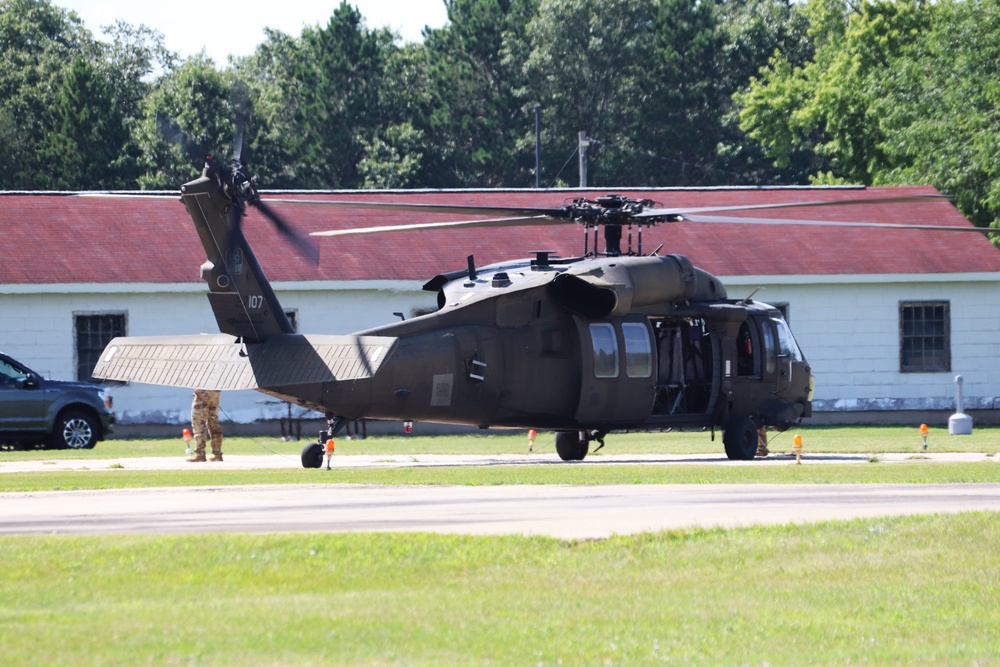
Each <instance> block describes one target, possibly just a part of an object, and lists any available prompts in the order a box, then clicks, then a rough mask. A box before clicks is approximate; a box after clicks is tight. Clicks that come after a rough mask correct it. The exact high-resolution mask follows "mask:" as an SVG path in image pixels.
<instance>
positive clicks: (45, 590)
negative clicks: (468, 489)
mask: <svg viewBox="0 0 1000 667" xmlns="http://www.w3.org/2000/svg"><path fill="white" fill-rule="evenodd" d="M797 432H800V433H802V434H803V438H804V440H805V443H806V445H805V448H806V452H807V454H808V453H811V452H822V451H827V452H839V453H860V454H864V455H865V458H866V460H867V461H870V462H869V463H856V464H850V465H837V464H822V465H819V464H816V465H809V464H808V459H807V463H806V464H805V465H802V466H794V465H787V466H767V465H741V466H729V465H725V464H714V465H713V464H702V465H684V466H650V465H632V464H615V465H612V466H588V465H579V464H561V463H539V464H537V465H534V464H531V465H521V466H488V467H483V468H472V469H456V468H408V469H390V470H374V469H369V470H361V471H346V470H340V471H330V472H328V471H325V470H303V469H297V470H261V471H249V472H247V471H224V470H211V469H209V470H192V471H167V472H155V473H154V472H144V471H130V470H128V468H127V465H128V461H127V459H128V458H129V457H133V456H183V443H182V442H181V441H180V439H179V438H178V439H177V440H167V441H115V440H112V441H108V442H105V443H100V444H99V445H98V448H97V449H95V450H92V451H88V452H0V467H2V465H3V463H4V462H5V461H10V460H15V459H16V458H17V457H25V456H27V457H38V458H39V459H41V460H46V459H54V458H66V457H68V456H78V457H79V459H80V463H81V468H85V467H86V466H87V461H88V460H97V459H107V458H114V457H120V458H121V460H122V465H123V466H124V467H122V468H116V469H113V470H80V471H74V472H70V473H56V472H46V473H35V474H31V475H26V474H23V473H2V474H0V490H5V491H11V490H21V491H31V490H37V489H48V488H107V487H109V486H112V487H114V486H159V485H163V484H170V485H177V484H181V485H186V484H187V485H192V484H193V485H215V484H228V483H269V482H282V483H295V481H300V482H302V483H316V482H317V481H322V480H327V481H330V482H331V483H332V482H337V483H344V482H357V483H375V484H398V483H408V484H414V483H417V484H442V483H443V484H454V483H461V484H523V483H569V484H601V483H626V484H628V483H667V484H669V483H682V482H683V483H730V482H733V483H735V482H741V483H747V482H751V483H752V482H771V483H774V482H778V483H781V482H786V483H790V482H795V483H831V482H838V483H843V482H847V483H851V482H857V483H879V482H902V483H927V482H936V483H965V482H993V483H997V482H1000V476H998V471H1000V465H997V463H998V462H1000V461H998V460H997V459H998V458H1000V457H997V456H996V455H995V453H996V452H997V451H998V450H1000V430H991V429H976V433H974V434H973V436H947V434H946V433H945V432H943V431H937V432H936V431H935V430H933V429H932V431H931V438H930V449H931V451H977V452H986V453H987V454H994V455H993V456H991V457H989V458H988V459H987V460H986V461H983V462H980V463H971V464H965V463H934V462H931V461H928V460H925V459H922V458H921V454H920V445H921V441H920V439H919V433H918V432H916V430H915V429H895V428H886V429H881V428H879V429H868V428H865V429H842V428H828V429H821V428H815V427H814V428H811V429H809V430H808V431H807V430H806V429H801V430H800V431H797ZM548 435H549V434H545V433H540V434H539V438H538V440H537V441H536V444H535V450H536V451H538V450H539V448H540V446H542V447H544V446H545V441H544V439H545V438H546V437H547V436H548ZM791 435H792V433H788V434H785V436H787V438H786V439H787V440H788V443H789V444H788V448H790V439H791ZM779 437H783V436H779ZM973 439H975V440H973ZM772 442H773V441H772ZM779 442H780V440H779ZM265 448H266V449H265ZM282 448H284V449H282ZM300 448H301V443H281V442H280V441H279V440H277V439H272V440H270V441H264V440H260V439H241V438H230V439H228V440H227V444H226V452H227V453H233V454H238V453H246V454H251V453H269V452H272V451H273V452H276V453H279V454H282V455H288V456H295V457H297V455H298V450H299V449H300ZM526 449H527V441H526V438H525V437H524V434H519V433H510V434H506V435H500V436H492V435H491V436H485V437H475V438H468V437H466V438H460V437H443V438H425V437H409V438H403V437H399V438H389V437H375V438H370V439H368V440H365V441H362V442H356V441H351V442H348V441H343V442H341V441H340V440H338V454H337V455H338V456H343V455H350V454H351V453H359V454H360V453H364V454H375V455H379V454H384V455H389V454H413V455H416V454H419V453H432V452H437V453H460V452H464V451H468V452H472V453H480V454H483V453H524V452H525V451H526ZM772 450H773V451H787V449H784V450H783V449H782V447H780V446H772ZM543 451H544V450H543ZM549 451H551V450H549ZM603 451H610V452H613V453H656V452H669V453H681V452H684V453H704V452H711V453H718V452H719V451H721V442H719V441H718V439H717V440H716V442H715V443H712V442H711V441H710V440H709V436H708V434H706V433H700V432H698V433H667V434H621V435H618V434H615V435H612V436H609V439H608V446H607V447H606V448H605V450H603ZM888 451H905V452H912V453H913V459H912V460H911V461H908V462H906V463H893V464H883V463H879V458H878V456H877V455H878V453H880V452H888ZM599 456H601V453H598V454H597V455H596V457H595V458H597V457H599ZM333 475H336V476H337V477H336V478H334V477H333ZM350 475H356V477H350ZM331 492H335V491H333V489H331ZM0 503H2V500H0ZM0 559H2V561H0V562H2V563H3V564H4V565H3V568H2V569H0V637H2V650H0V665H137V664H158V665H659V664H683V665H744V664H745V665H765V664H767V665H804V664H809V665H817V664H820V665H826V664H862V663H863V664H884V665H896V664H909V663H912V664H922V665H992V664H1000V604H997V600H1000V515H998V514H996V513H970V514H962V515H954V516H925V517H906V518H891V519H874V520H859V521H851V522H831V523H822V524H810V525H801V526H778V527H761V528H747V529H731V530H730V529H725V530H724V529H717V530H687V531H668V532H662V533H655V534H645V535H635V536H619V537H614V538H611V539H607V540H595V541H566V540H556V539H549V538H539V537H522V536H497V537H464V536H454V535H430V534H385V533H372V534H322V533H313V534H289V535H284V534H271V535H239V534H237V535H182V536H178V535H167V536H133V535H118V536H115V535H112V536H100V537H76V536H73V537H70V536H45V537H35V536H5V537H0Z"/></svg>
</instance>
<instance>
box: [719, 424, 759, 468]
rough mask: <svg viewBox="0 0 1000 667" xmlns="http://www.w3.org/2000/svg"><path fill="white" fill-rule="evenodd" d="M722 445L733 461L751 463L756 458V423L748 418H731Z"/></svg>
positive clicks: (723, 435)
mask: <svg viewBox="0 0 1000 667" xmlns="http://www.w3.org/2000/svg"><path fill="white" fill-rule="evenodd" d="M722 444H724V445H725V446H726V456H728V457H729V458H730V459H732V460H733V461H752V460H753V458H754V457H755V456H757V423H756V422H755V421H754V420H753V419H751V418H750V417H733V418H732V419H730V420H729V423H727V424H726V430H725V432H724V433H723V434H722Z"/></svg>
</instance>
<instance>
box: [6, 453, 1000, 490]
mask: <svg viewBox="0 0 1000 667" xmlns="http://www.w3.org/2000/svg"><path fill="white" fill-rule="evenodd" d="M57 457H58V452H53V458H51V459H46V460H36V461H17V460H12V461H0V475H2V474H3V473H5V472H52V471H58V470H62V471H67V470H111V471H113V470H121V469H127V470H190V469H198V468H207V467H218V468H224V469H226V470H257V469H281V468H288V469H302V462H301V460H300V459H299V457H298V455H281V454H267V455H230V454H226V455H225V460H224V461H222V462H221V463H212V462H206V463H188V462H187V461H186V460H185V458H184V457H183V456H176V457H173V456H163V457H146V458H107V459H77V460H71V459H70V460H68V459H59V458H57ZM870 458H871V455H868V454H820V453H810V454H804V455H803V457H802V461H803V463H804V464H818V463H867V462H868V461H869V459H870ZM878 459H879V460H880V461H882V462H885V463H899V462H902V461H914V460H929V461H951V462H956V461H969V462H972V461H984V460H996V457H988V456H987V455H986V454H979V453H934V452H930V453H916V452H914V453H894V454H879V455H878ZM998 462H1000V461H998ZM630 463H642V464H652V465H656V464H660V465H680V464H706V463H710V464H712V465H725V466H747V465H751V466H760V465H792V464H794V463H795V457H794V456H792V455H791V454H771V455H770V456H768V457H766V458H758V459H754V460H753V461H730V460H729V459H727V458H726V455H725V454H722V453H719V454H598V455H596V456H594V455H591V456H588V457H587V458H586V459H585V460H583V461H574V462H567V461H562V460H560V459H559V457H558V456H557V455H556V454H554V453H551V452H547V453H540V454H530V453H525V454H493V455H479V454H463V455H449V454H393V455H374V456H373V455H361V454H349V455H344V454H334V456H333V457H332V458H331V460H330V466H331V468H334V469H336V468H397V467H415V466H484V465H485V466H495V465H538V464H552V465H613V464H630ZM324 465H325V463H324ZM314 472H315V473H316V474H322V473H321V471H314ZM0 480H2V477H0ZM0 488H2V487H0Z"/></svg>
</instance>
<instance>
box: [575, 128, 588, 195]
mask: <svg viewBox="0 0 1000 667" xmlns="http://www.w3.org/2000/svg"><path fill="white" fill-rule="evenodd" d="M577 142H578V143H577V152H578V153H579V154H580V187H581V188H585V187H587V148H588V147H589V146H590V137H588V136H587V131H586V130H580V133H579V134H578V135H577Z"/></svg>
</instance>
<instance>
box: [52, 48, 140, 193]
mask: <svg viewBox="0 0 1000 667" xmlns="http://www.w3.org/2000/svg"><path fill="white" fill-rule="evenodd" d="M49 116H50V118H51V121H50V123H49V131H48V132H47V133H46V134H45V136H44V137H43V139H42V141H41V143H40V145H39V147H38V155H39V158H40V160H39V162H40V165H39V172H38V174H37V176H36V183H37V186H38V187H41V188H46V189H56V190H76V189H82V190H93V189H104V188H115V187H118V186H120V185H121V184H122V181H123V179H122V178H121V176H122V171H123V168H124V166H125V164H126V157H127V156H126V153H125V148H126V146H127V145H128V143H129V132H128V129H127V128H126V127H125V124H124V115H123V114H122V111H121V109H120V108H119V107H118V106H117V105H116V104H115V100H114V98H113V96H112V91H111V87H110V86H109V85H108V82H107V81H104V80H103V79H102V78H101V77H100V76H99V75H98V73H97V72H96V71H95V69H94V68H93V66H92V65H90V63H88V62H87V61H86V60H84V59H83V58H76V59H75V60H74V61H73V64H72V65H71V66H70V70H69V72H68V73H67V74H66V76H65V78H64V79H63V82H62V85H61V86H60V89H59V92H58V93H57V95H56V96H55V98H54V100H53V105H52V107H51V108H50V110H49Z"/></svg>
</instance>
